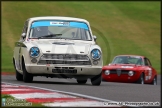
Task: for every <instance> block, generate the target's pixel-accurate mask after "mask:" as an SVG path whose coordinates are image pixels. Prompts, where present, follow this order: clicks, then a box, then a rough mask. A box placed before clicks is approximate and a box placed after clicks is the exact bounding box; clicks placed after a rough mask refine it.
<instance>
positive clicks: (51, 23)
mask: <svg viewBox="0 0 162 108" xmlns="http://www.w3.org/2000/svg"><path fill="white" fill-rule="evenodd" d="M50 25H63V26H69V22H50Z"/></svg>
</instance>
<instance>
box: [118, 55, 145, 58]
mask: <svg viewBox="0 0 162 108" xmlns="http://www.w3.org/2000/svg"><path fill="white" fill-rule="evenodd" d="M117 56H138V57H141V58H145V56H140V55H117ZM117 56H115V57H117Z"/></svg>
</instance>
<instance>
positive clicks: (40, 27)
mask: <svg viewBox="0 0 162 108" xmlns="http://www.w3.org/2000/svg"><path fill="white" fill-rule="evenodd" d="M29 38H43V39H46V38H48V39H49V38H51V39H71V40H87V41H88V40H92V38H91V35H90V32H89V28H88V25H87V24H86V23H84V22H67V21H36V22H33V23H32V25H31V32H30V37H29Z"/></svg>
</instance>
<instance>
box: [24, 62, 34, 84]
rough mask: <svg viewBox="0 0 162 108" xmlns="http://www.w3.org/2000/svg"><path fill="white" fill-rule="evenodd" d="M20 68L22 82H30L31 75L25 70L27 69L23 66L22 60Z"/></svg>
mask: <svg viewBox="0 0 162 108" xmlns="http://www.w3.org/2000/svg"><path fill="white" fill-rule="evenodd" d="M22 70H23V80H24V82H32V81H33V75H32V74H30V73H28V72H27V70H26V68H25V63H24V60H23V61H22Z"/></svg>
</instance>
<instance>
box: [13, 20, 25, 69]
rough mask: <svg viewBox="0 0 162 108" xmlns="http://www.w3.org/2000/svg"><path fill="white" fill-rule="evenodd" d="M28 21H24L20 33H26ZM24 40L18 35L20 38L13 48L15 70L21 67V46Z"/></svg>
mask: <svg viewBox="0 0 162 108" xmlns="http://www.w3.org/2000/svg"><path fill="white" fill-rule="evenodd" d="M27 23H28V22H27V21H26V22H25V24H24V27H23V30H22V33H27V29H28V24H27ZM24 41H25V38H23V37H22V35H21V36H20V40H19V41H17V42H16V43H15V49H14V55H15V65H16V69H17V70H22V69H21V60H20V59H21V47H22V44H23V42H24Z"/></svg>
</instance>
